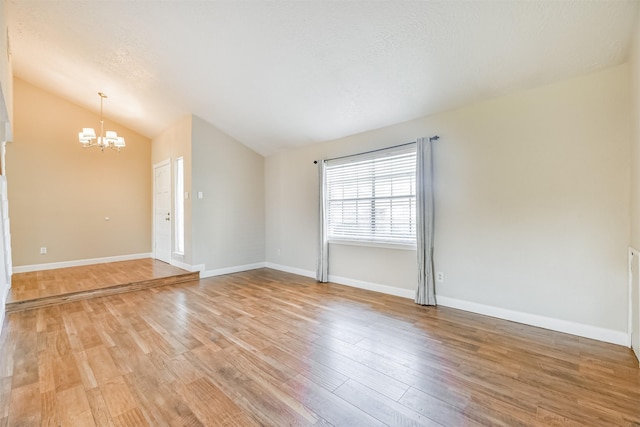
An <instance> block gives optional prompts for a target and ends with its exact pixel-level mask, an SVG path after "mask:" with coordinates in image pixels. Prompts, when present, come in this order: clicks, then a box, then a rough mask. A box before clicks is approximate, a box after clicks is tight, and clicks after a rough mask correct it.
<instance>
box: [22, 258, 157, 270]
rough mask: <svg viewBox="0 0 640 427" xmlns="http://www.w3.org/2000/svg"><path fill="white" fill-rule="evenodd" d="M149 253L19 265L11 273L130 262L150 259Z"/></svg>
mask: <svg viewBox="0 0 640 427" xmlns="http://www.w3.org/2000/svg"><path fill="white" fill-rule="evenodd" d="M151 257H152V256H151V253H142V254H131V255H118V256H110V257H103V258H89V259H79V260H75V261H62V262H50V263H47V264H31V265H19V266H17V267H13V273H28V272H31V271H41V270H53V269H55V268H67V267H80V266H83V265H91V264H105V263H107V262H118V261H130V260H134V259H142V258H151Z"/></svg>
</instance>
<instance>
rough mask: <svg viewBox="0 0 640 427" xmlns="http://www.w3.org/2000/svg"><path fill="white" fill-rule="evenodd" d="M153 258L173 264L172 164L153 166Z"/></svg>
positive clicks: (162, 163)
mask: <svg viewBox="0 0 640 427" xmlns="http://www.w3.org/2000/svg"><path fill="white" fill-rule="evenodd" d="M153 257H154V258H155V259H157V260H160V261H164V262H166V263H170V262H171V162H170V161H169V160H165V161H163V162H160V163H157V164H155V165H153Z"/></svg>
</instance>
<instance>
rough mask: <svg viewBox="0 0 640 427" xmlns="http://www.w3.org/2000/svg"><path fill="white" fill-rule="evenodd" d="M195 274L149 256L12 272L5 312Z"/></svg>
mask: <svg viewBox="0 0 640 427" xmlns="http://www.w3.org/2000/svg"><path fill="white" fill-rule="evenodd" d="M199 276H200V273H198V272H197V271H196V272H189V271H186V270H183V269H181V268H178V267H174V266H172V265H170V264H167V263H164V262H162V261H158V260H155V259H151V258H144V259H137V260H131V261H119V262H110V263H106V264H94V265H87V266H82V267H68V268H60V269H55V270H43V271H33V272H29V273H16V274H14V275H13V278H12V285H11V289H10V291H9V298H8V299H7V304H6V312H7V313H10V312H14V311H21V310H27V309H32V308H38V307H45V306H49V305H56V304H63V303H65V302H70V301H80V300H84V299H89V298H96V297H101V296H107V295H113V294H119V293H123V292H131V291H137V290H140V289H145V288H150V287H154V286H165V285H172V284H175V283H182V282H189V281H192V280H198V278H199Z"/></svg>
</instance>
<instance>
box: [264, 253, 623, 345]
mask: <svg viewBox="0 0 640 427" xmlns="http://www.w3.org/2000/svg"><path fill="white" fill-rule="evenodd" d="M266 266H267V267H268V268H273V269H274V270H281V271H286V272H288V273H293V274H299V275H301V276H306V277H315V273H314V272H312V271H308V270H302V269H299V268H295V267H289V266H285V265H279V264H273V263H269V262H268V263H267V265H266ZM329 281H330V282H333V283H338V284H340V285H347V286H352V287H355V288H360V289H366V290H369V291H375V292H381V293H384V294H389V295H395V296H399V297H403V298H409V299H414V298H415V291H414V290H408V289H402V288H396V287H394V286H388V285H382V284H379V283H371V282H365V281H362V280H355V279H349V278H347V277H340V276H333V275H329ZM436 299H437V301H438V304H439V305H442V306H444V307H450V308H456V309H458V310H464V311H469V312H472V313H476V314H482V315H484V316H491V317H496V318H498V319H503V320H509V321H512V322H517V323H523V324H525V325H530V326H536V327H539V328H544V329H550V330H552V331H557V332H564V333H567V334H571V335H576V336H579V337H585V338H590V339H594V340H598V341H604V342H608V343H612V344H618V345H623V346H627V347H628V346H629V343H628V341H629V336H628V334H627V333H626V332H623V331H615V330H612V329H605V328H600V327H598V326H591V325H585V324H582V323H577V322H571V321H568V320H561V319H554V318H551V317H545V316H540V315H537V314H530V313H523V312H519V311H514V310H508V309H505V308H500V307H494V306H489V305H484V304H479V303H475V302H471V301H464V300H459V299H456V298H450V297H446V296H442V295H436Z"/></svg>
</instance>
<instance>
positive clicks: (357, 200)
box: [326, 144, 416, 245]
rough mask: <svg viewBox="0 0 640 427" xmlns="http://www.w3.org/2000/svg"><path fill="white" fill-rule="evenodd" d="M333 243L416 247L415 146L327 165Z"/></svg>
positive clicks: (328, 213)
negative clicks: (388, 244)
mask: <svg viewBox="0 0 640 427" xmlns="http://www.w3.org/2000/svg"><path fill="white" fill-rule="evenodd" d="M326 194H327V196H326V197H327V200H326V202H327V206H326V209H327V235H328V239H329V241H334V242H335V241H341V240H342V241H357V242H373V243H391V244H405V245H415V243H416V146H415V144H408V145H403V146H400V147H393V148H390V149H386V150H380V151H375V152H371V153H365V154H359V155H355V156H349V157H345V158H341V159H334V160H328V161H327V163H326Z"/></svg>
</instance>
